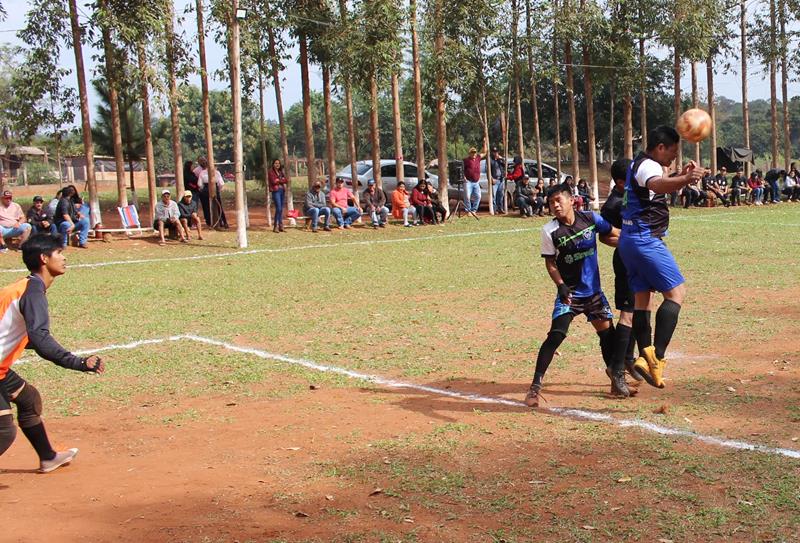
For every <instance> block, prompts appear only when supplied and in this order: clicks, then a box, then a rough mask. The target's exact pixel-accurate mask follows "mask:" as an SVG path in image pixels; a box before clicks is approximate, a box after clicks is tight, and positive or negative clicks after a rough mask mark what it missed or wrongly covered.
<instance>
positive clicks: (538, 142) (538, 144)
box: [525, 0, 543, 179]
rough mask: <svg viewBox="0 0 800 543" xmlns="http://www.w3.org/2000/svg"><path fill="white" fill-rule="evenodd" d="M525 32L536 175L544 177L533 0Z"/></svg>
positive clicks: (527, 6) (528, 3)
mask: <svg viewBox="0 0 800 543" xmlns="http://www.w3.org/2000/svg"><path fill="white" fill-rule="evenodd" d="M525 33H526V36H527V38H528V43H527V55H528V71H529V72H530V74H531V110H532V111H533V141H534V146H535V149H534V152H535V153H536V176H537V177H538V178H539V179H542V175H543V174H542V138H541V133H540V131H539V99H538V97H537V93H536V72H535V71H534V67H533V45H532V44H533V37H532V21H531V0H525Z"/></svg>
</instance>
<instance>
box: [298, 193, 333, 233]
mask: <svg viewBox="0 0 800 543" xmlns="http://www.w3.org/2000/svg"><path fill="white" fill-rule="evenodd" d="M304 211H305V214H306V217H309V218H310V219H311V231H312V232H315V233H316V231H317V225H319V218H320V217H321V216H323V215H324V216H325V225H324V226H323V228H322V229H323V230H325V231H326V232H330V231H331V208H329V207H328V206H327V205H325V193H324V192H322V183H320V182H319V181H314V184H313V185H311V190H310V191H308V192H307V193H306V202H305V210H304Z"/></svg>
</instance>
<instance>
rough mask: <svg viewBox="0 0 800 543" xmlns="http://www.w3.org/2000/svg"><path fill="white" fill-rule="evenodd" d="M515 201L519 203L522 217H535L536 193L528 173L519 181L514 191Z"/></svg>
mask: <svg viewBox="0 0 800 543" xmlns="http://www.w3.org/2000/svg"><path fill="white" fill-rule="evenodd" d="M514 203H515V204H517V208H518V209H519V215H520V217H533V207H534V205H535V204H534V195H533V187H531V185H530V179H529V178H528V176H527V175H526V176H525V177H523V178H522V181H520V182H518V183H517V188H516V190H515V191H514Z"/></svg>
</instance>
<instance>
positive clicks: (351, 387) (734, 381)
mask: <svg viewBox="0 0 800 543" xmlns="http://www.w3.org/2000/svg"><path fill="white" fill-rule="evenodd" d="M543 222H544V220H543V219H529V220H521V219H518V218H516V217H498V218H490V217H488V216H487V217H485V218H482V220H481V221H480V222H475V221H474V220H472V219H468V218H462V219H460V220H458V221H456V222H454V223H452V224H448V225H446V226H442V227H425V228H416V229H404V228H400V227H390V228H389V229H387V230H385V231H384V230H381V231H373V230H372V229H371V228H364V229H361V228H356V229H353V230H350V231H348V232H341V233H340V232H334V233H332V234H326V235H322V234H318V235H312V234H311V233H309V232H308V231H303V230H296V231H295V230H292V231H290V232H288V233H287V234H283V235H274V234H272V233H267V232H263V231H252V232H250V233H249V239H250V243H251V247H250V249H255V250H256V252H254V253H252V254H243V255H234V256H225V257H219V258H205V257H207V256H211V255H213V254H216V253H226V254H227V253H231V252H235V251H236V249H235V245H234V243H235V234H234V233H219V232H211V233H210V235H209V239H207V240H206V241H205V242H202V243H201V242H192V244H190V245H189V246H178V244H172V245H169V246H168V247H166V248H160V247H158V246H156V245H155V244H154V243H151V241H150V240H137V241H119V242H115V243H112V244H102V243H93V244H92V246H91V248H90V250H88V251H85V252H79V251H77V250H70V251H69V252H68V261H69V265H71V266H75V265H87V264H94V263H102V262H105V261H111V260H113V261H120V260H134V259H162V258H172V257H182V256H187V257H188V256H199V257H202V258H199V259H195V260H186V261H177V260H170V261H159V262H146V263H141V264H127V265H126V264H117V265H109V266H103V267H96V268H92V267H73V269H71V270H69V271H68V273H67V275H66V277H63V278H60V279H59V280H57V282H56V283H55V285H54V286H53V287H52V288H51V291H50V292H49V300H50V308H51V313H52V329H53V332H54V334H55V335H56V337H57V338H59V339H60V340H61V341H62V342H63V343H64V344H65V345H66V346H68V347H69V348H71V349H88V348H93V347H103V346H106V345H110V344H120V343H128V342H132V341H136V340H140V339H148V338H163V337H165V336H170V335H176V334H184V333H190V334H196V335H199V336H204V337H209V338H214V339H217V340H221V341H223V342H227V343H229V344H232V345H236V346H242V347H252V348H255V349H259V350H262V351H266V352H269V353H276V354H282V355H286V356H288V357H292V358H295V359H305V360H310V361H314V362H316V363H319V364H327V365H332V366H336V367H340V368H346V369H350V370H354V371H357V372H361V373H365V374H373V375H378V376H382V377H385V378H390V379H395V380H399V381H403V382H408V383H415V384H421V385H429V386H431V387H436V388H440V389H445V390H449V391H458V392H465V393H476V394H481V395H484V396H492V397H503V398H507V399H513V400H521V399H522V398H523V397H524V394H525V391H526V389H527V386H528V384H529V383H530V378H531V375H532V371H533V360H534V359H535V356H536V351H537V349H538V347H539V345H540V342H541V341H542V340H543V339H544V338H545V335H546V332H547V328H548V324H549V316H550V313H551V311H552V300H553V298H554V295H555V291H554V288H553V285H552V283H551V282H550V280H549V279H548V277H547V274H546V271H545V269H544V265H543V263H542V259H541V258H540V257H539V239H540V227H541V225H542V224H543ZM799 230H800V205H793V204H782V205H780V206H773V207H770V208H763V209H756V208H738V209H721V208H715V209H708V210H698V209H693V210H689V211H683V210H675V211H673V222H672V228H671V231H670V236H669V238H668V243H669V245H670V247H671V248H672V250H673V252H674V253H675V255H676V257H677V259H678V262H679V263H680V264H681V267H682V271H683V272H684V275H685V276H686V277H687V280H688V287H689V296H688V299H687V302H686V304H685V306H684V309H683V311H682V313H681V322H680V324H679V328H678V331H677V333H676V336H675V339H674V341H673V344H672V345H671V346H670V352H669V353H668V358H669V365H668V367H667V370H666V376H667V378H668V382H667V388H666V389H664V390H657V389H653V388H649V387H647V385H643V387H647V388H642V391H641V393H640V394H639V396H638V397H637V398H636V399H632V400H626V401H621V400H612V399H610V398H609V397H607V396H606V393H607V391H608V380H607V378H606V377H605V374H604V373H603V364H602V360H601V358H600V355H599V349H598V347H597V345H596V336H595V334H594V331H593V329H592V328H591V326H589V325H588V324H586V323H584V322H582V320H581V319H576V321H575V323H574V324H573V327H572V329H571V331H570V335H569V337H568V338H567V340H566V341H565V342H564V344H563V345H562V347H561V349H560V352H561V355H560V356H558V357H556V359H555V360H554V362H553V364H552V366H551V368H550V371H549V372H548V376H547V380H546V382H545V397H546V398H547V400H548V403H546V404H545V407H548V406H549V407H569V408H577V409H581V410H584V411H586V412H589V413H598V414H602V415H610V416H612V417H613V418H614V419H639V420H643V421H648V422H652V423H654V424H658V425H662V426H666V427H670V428H677V429H684V430H690V431H692V432H696V433H698V434H702V435H707V436H713V437H718V438H730V439H737V440H743V441H746V442H749V443H753V444H760V445H765V446H769V447H783V448H788V449H795V450H800V441H798V438H799V437H800V407H799V406H800V380H798V377H800V368H798V365H800V356H798V354H800V341H798V329H799V328H798V326H800V305H798V302H797V300H798V298H800V283H799V282H798V279H799V278H800V264H799V262H800V258H799V257H800V236H798V235H797V232H798V231H799ZM408 238H419V239H415V240H409V239H408ZM362 242H364V243H362ZM372 242H377V243H372ZM0 256H2V259H0V270H9V269H15V268H19V267H21V261H20V258H19V254H18V253H10V254H7V255H0ZM600 263H601V271H602V274H603V282H604V284H605V285H607V290H606V291H607V293H608V294H609V297H611V294H612V293H613V289H612V288H611V286H612V284H613V283H612V277H611V274H610V272H611V250H610V249H609V248H607V247H603V248H601V250H600ZM0 275H2V276H3V282H4V284H7V283H10V282H11V281H12V280H14V279H15V278H16V277H19V276H21V275H22V274H21V273H0ZM104 357H105V359H106V360H107V362H108V364H109V369H108V372H107V373H106V374H105V375H103V376H102V377H96V376H91V375H81V374H75V373H71V372H66V371H64V370H62V369H61V368H58V367H56V366H54V365H52V364H48V363H45V362H42V361H33V362H31V363H28V364H25V365H20V366H18V371H19V373H20V374H22V375H23V376H24V377H25V378H27V379H29V380H30V381H31V382H33V383H35V384H36V386H37V387H38V388H39V389H40V390H41V391H42V394H43V396H44V398H45V412H46V414H47V421H48V427H49V430H50V433H51V436H52V437H53V440H54V441H55V442H56V443H57V444H58V445H59V446H62V447H66V446H79V447H80V448H81V455H80V456H79V457H78V458H77V460H76V461H75V463H74V465H72V466H70V467H69V468H66V469H62V470H59V471H57V472H55V473H53V474H51V475H47V476H37V475H35V474H33V473H31V472H30V468H32V467H34V466H35V465H36V459H35V455H34V453H33V451H32V450H31V448H30V446H29V445H28V443H27V441H26V440H25V439H24V438H23V437H19V438H18V439H17V442H16V443H15V445H14V446H13V447H12V448H11V449H10V450H9V452H8V453H6V454H5V455H4V456H3V457H2V458H0V495H2V496H4V498H5V501H6V503H7V505H6V507H5V508H4V509H5V510H6V512H7V513H8V514H9V517H10V518H9V520H7V521H6V527H7V529H8V530H9V531H8V532H7V533H15V534H20V535H19V537H18V538H16V539H15V540H17V541H42V540H46V539H49V540H53V541H186V542H217V541H220V542H222V541H242V542H244V541H258V542H278V541H319V542H327V541H337V542H350V541H352V542H354V541H365V542H371V541H387V542H388V541H432V542H434V541H458V542H472V541H475V542H479V541H506V542H523V541H525V542H527V541H586V542H589V541H643V542H652V541H660V542H666V541H674V542H677V541H686V542H695V541H796V540H799V539H800V460H797V459H792V458H787V457H785V456H780V455H776V454H771V453H766V452H748V451H738V450H732V449H730V448H726V447H720V446H715V445H708V444H704V443H702V442H700V441H698V440H696V439H692V438H687V437H674V436H673V437H669V436H661V435H658V434H655V433H649V432H646V431H643V430H640V429H636V428H625V427H620V426H618V425H613V424H608V423H607V422H603V421H587V420H585V419H580V418H572V417H568V416H560V415H557V414H554V413H552V412H550V411H548V410H547V409H543V410H539V411H531V410H526V409H523V408H521V407H517V406H514V405H504V404H492V403H483V402H480V401H477V400H469V399H463V398H462V399H459V398H452V397H446V396H442V395H437V394H434V393H425V392H422V391H417V390H404V389H396V388H391V387H385V386H379V385H376V384H374V383H369V382H367V381H364V380H357V379H350V378H347V377H344V376H342V375H338V374H331V373H321V372H318V371H314V370H311V369H308V368H303V367H299V366H296V365H292V364H287V363H284V362H280V361H276V360H269V359H264V358H259V357H257V356H253V355H248V354H243V353H237V352H232V351H230V350H227V349H224V348H220V347H216V346H212V345H207V344H202V343H198V342H196V341H190V340H179V341H169V342H164V343H158V344H152V345H144V346H141V347H138V348H134V349H128V350H109V351H108V352H106V353H105V354H104ZM3 470H4V471H3ZM42 520H45V522H42Z"/></svg>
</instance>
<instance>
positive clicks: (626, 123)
mask: <svg viewBox="0 0 800 543" xmlns="http://www.w3.org/2000/svg"><path fill="white" fill-rule="evenodd" d="M622 139H623V142H624V147H623V149H624V151H623V153H624V155H623V156H624V157H625V158H629V159H633V99H632V98H631V93H630V92H625V97H624V99H623V100H622Z"/></svg>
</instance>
